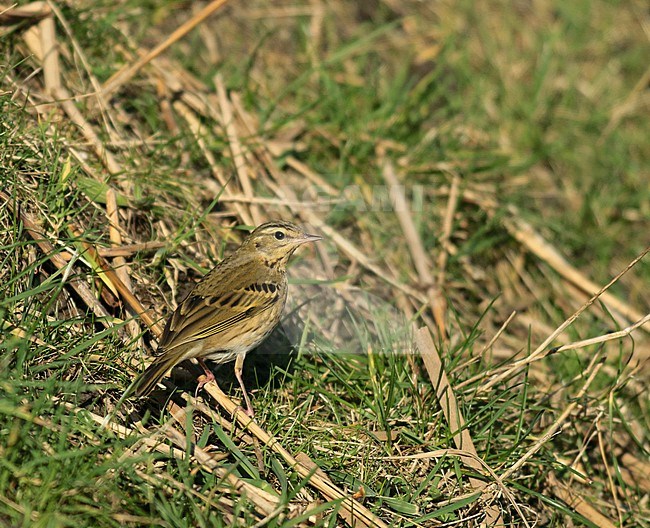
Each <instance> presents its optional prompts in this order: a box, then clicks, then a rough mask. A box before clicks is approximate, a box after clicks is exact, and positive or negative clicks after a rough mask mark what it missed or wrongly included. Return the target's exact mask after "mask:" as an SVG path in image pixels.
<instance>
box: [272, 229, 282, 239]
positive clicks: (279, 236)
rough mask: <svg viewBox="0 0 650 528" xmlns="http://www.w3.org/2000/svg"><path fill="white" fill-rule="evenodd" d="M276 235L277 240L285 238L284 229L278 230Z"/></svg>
mask: <svg viewBox="0 0 650 528" xmlns="http://www.w3.org/2000/svg"><path fill="white" fill-rule="evenodd" d="M274 236H275V239H276V240H284V233H283V232H282V231H276V232H275V235H274Z"/></svg>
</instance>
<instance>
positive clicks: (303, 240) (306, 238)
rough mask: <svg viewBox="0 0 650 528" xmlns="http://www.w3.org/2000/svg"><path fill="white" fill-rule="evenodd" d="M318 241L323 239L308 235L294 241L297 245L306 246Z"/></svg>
mask: <svg viewBox="0 0 650 528" xmlns="http://www.w3.org/2000/svg"><path fill="white" fill-rule="evenodd" d="M318 240H323V237H322V236H320V235H310V234H309V233H305V234H303V235H302V238H300V239H298V240H296V242H298V243H299V244H306V243H307V242H316V241H318Z"/></svg>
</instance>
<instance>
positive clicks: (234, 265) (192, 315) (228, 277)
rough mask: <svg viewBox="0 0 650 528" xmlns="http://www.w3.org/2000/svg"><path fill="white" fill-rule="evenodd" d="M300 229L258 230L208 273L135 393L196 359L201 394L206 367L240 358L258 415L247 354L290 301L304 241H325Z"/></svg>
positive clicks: (267, 226) (280, 224)
mask: <svg viewBox="0 0 650 528" xmlns="http://www.w3.org/2000/svg"><path fill="white" fill-rule="evenodd" d="M321 239H322V237H321V236H319V235H311V234H308V233H307V232H305V231H304V230H303V229H301V228H300V227H298V226H296V225H294V224H292V223H290V222H284V221H271V222H266V223H264V224H261V225H260V226H258V227H257V228H256V229H254V230H253V231H252V232H251V233H250V234H249V235H248V236H247V237H246V238H245V239H244V241H243V242H242V244H241V245H240V246H239V247H238V248H237V249H236V250H235V251H234V252H233V253H232V254H231V255H230V256H228V257H226V258H225V259H224V260H222V261H221V262H220V263H219V264H217V266H216V267H214V268H213V269H212V270H211V271H210V272H208V273H207V274H206V275H205V276H204V277H203V278H202V279H201V280H200V281H199V282H198V283H197V284H196V285H195V286H194V288H192V290H191V291H190V292H189V294H188V295H187V296H186V297H185V299H184V300H183V301H182V302H181V303H180V304H179V305H178V307H177V308H176V310H175V311H174V312H173V314H172V315H171V316H170V317H169V319H168V320H167V323H166V325H165V329H164V331H163V333H162V336H161V338H160V341H159V343H158V348H159V350H160V351H161V353H160V354H159V355H158V357H156V359H155V360H154V361H153V362H152V363H151V365H149V367H147V369H146V370H144V371H143V372H142V373H141V374H140V375H139V376H138V378H137V379H136V381H135V382H134V385H133V391H134V392H135V394H136V396H138V397H145V396H147V395H148V394H149V393H150V392H151V391H152V390H153V389H154V387H156V385H157V384H158V382H159V381H160V380H161V379H162V378H163V377H164V376H165V375H166V374H167V372H169V371H170V370H171V369H172V368H174V367H175V366H176V365H177V364H179V363H180V362H181V361H184V360H187V359H192V358H195V359H196V360H197V361H198V363H199V365H201V367H202V368H203V371H204V372H205V378H203V377H202V376H201V377H200V378H199V385H198V388H197V393H198V391H199V390H200V389H201V387H203V385H205V384H206V383H208V382H210V381H214V374H213V373H212V371H211V370H210V369H209V368H208V367H207V365H206V364H205V360H206V359H210V360H212V361H215V362H216V363H219V364H221V363H228V362H230V361H232V360H235V377H236V378H237V381H238V382H239V385H240V387H241V389H242V392H243V396H244V401H245V402H246V410H245V412H246V414H247V415H248V416H250V417H253V416H254V411H253V406H252V405H251V402H250V399H249V397H248V393H247V392H246V387H245V386H244V381H243V379H242V367H243V365H244V359H245V358H246V353H247V352H248V351H250V350H252V349H253V348H255V347H257V346H258V345H259V344H260V343H261V342H262V341H264V339H265V338H266V337H267V336H268V335H269V334H270V333H271V332H272V331H273V329H274V328H275V327H276V326H277V325H278V323H279V322H280V318H281V316H282V311H283V309H284V305H285V303H286V300H287V291H288V283H287V263H288V261H289V258H290V257H291V256H292V255H293V253H294V252H295V251H296V249H298V248H299V247H300V246H302V245H303V244H305V243H309V242H316V241H317V240H321Z"/></svg>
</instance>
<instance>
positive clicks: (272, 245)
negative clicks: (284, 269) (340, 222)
mask: <svg viewBox="0 0 650 528" xmlns="http://www.w3.org/2000/svg"><path fill="white" fill-rule="evenodd" d="M321 238H322V237H320V236H319V235H310V234H309V233H307V232H305V231H304V230H303V229H301V228H299V227H298V226H297V225H294V224H292V223H290V222H281V221H274V222H267V223H265V224H262V225H260V226H259V227H257V228H256V229H255V230H254V231H253V232H252V233H251V234H250V235H248V237H247V238H246V240H245V241H244V243H243V244H242V246H245V247H246V248H247V249H250V250H254V251H256V252H258V253H259V254H260V255H261V256H262V257H263V258H264V259H265V260H266V261H267V263H268V264H269V265H277V264H279V265H280V266H284V265H286V263H287V261H288V260H289V257H290V256H291V255H293V252H294V251H295V250H296V249H298V247H300V246H301V245H302V244H305V243H307V242H316V241H317V240H320V239H321Z"/></svg>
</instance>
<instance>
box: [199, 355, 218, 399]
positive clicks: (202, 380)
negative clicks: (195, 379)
mask: <svg viewBox="0 0 650 528" xmlns="http://www.w3.org/2000/svg"><path fill="white" fill-rule="evenodd" d="M196 360H197V361H198V362H199V365H201V368H202V369H203V372H205V376H199V384H198V386H197V387H196V392H195V393H194V397H195V398H196V396H197V395H198V393H199V391H200V390H201V389H202V388H203V385H207V384H208V383H210V382H211V381H214V374H213V373H212V371H211V370H210V369H209V368H208V366H207V365H206V364H205V360H204V359H201V358H196Z"/></svg>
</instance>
